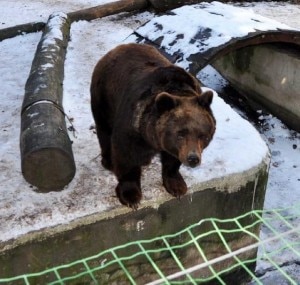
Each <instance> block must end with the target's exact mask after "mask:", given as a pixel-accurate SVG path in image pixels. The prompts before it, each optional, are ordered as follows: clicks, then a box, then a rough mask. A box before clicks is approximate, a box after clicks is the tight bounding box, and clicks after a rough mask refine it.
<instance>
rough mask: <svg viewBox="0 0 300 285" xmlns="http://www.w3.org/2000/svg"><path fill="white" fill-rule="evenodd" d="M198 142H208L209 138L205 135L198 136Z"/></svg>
mask: <svg viewBox="0 0 300 285" xmlns="http://www.w3.org/2000/svg"><path fill="white" fill-rule="evenodd" d="M198 138H199V140H202V141H205V142H208V141H209V137H208V136H205V135H202V134H201V135H199V136H198Z"/></svg>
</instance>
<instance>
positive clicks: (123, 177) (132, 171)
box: [114, 163, 142, 210]
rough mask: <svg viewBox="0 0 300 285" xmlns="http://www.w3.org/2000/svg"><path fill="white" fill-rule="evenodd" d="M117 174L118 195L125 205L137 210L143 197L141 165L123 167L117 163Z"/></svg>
mask: <svg viewBox="0 0 300 285" xmlns="http://www.w3.org/2000/svg"><path fill="white" fill-rule="evenodd" d="M114 164H115V163H114ZM115 174H116V176H117V178H118V181H119V183H118V185H117V187H116V194H117V197H118V198H119V200H120V202H121V203H122V204H123V205H125V206H128V207H130V208H132V209H134V210H136V209H137V208H138V205H139V203H140V201H141V199H142V191H141V167H137V166H136V167H132V168H128V167H127V168H123V169H121V168H120V167H118V165H117V163H116V164H115Z"/></svg>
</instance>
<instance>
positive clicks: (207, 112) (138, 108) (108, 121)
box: [91, 44, 216, 209]
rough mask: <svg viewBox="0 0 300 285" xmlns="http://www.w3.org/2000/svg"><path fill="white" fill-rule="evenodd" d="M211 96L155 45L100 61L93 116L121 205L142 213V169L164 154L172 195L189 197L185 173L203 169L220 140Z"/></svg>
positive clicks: (129, 47)
mask: <svg viewBox="0 0 300 285" xmlns="http://www.w3.org/2000/svg"><path fill="white" fill-rule="evenodd" d="M212 98H213V93H212V92H211V91H207V92H202V91H201V88H200V84H199V83H198V81H197V79H196V78H194V77H193V76H192V75H191V74H189V73H188V72H186V71H185V70H184V69H182V68H180V67H177V66H175V65H174V64H172V63H171V62H170V61H169V60H167V59H166V58H165V57H164V56H163V55H162V54H161V53H160V52H159V51H157V50H156V49H155V48H154V47H152V46H150V45H143V44H124V45H120V46H118V47H116V48H115V49H113V50H111V51H110V52H108V53H107V54H106V55H105V56H104V57H103V58H102V59H101V60H100V61H99V62H98V63H97V65H96V67H95V69H94V72H93V76H92V82H91V107H92V113H93V116H94V119H95V123H96V131H97V135H98V138H99V142H100V146H101V150H102V164H103V166H104V167H105V168H107V169H109V170H111V171H112V172H113V173H114V174H115V175H116V177H117V179H118V182H119V183H118V185H117V187H116V194H117V197H118V198H119V200H120V202H121V203H122V204H124V205H127V206H129V207H131V208H133V209H137V207H138V204H139V203H140V200H141V197H142V192H141V167H142V166H144V165H147V164H149V163H150V161H151V159H152V158H153V156H154V155H155V154H157V153H160V156H161V163H162V180H163V185H164V187H165V188H166V190H167V191H168V192H169V193H170V194H172V195H173V196H175V197H178V198H179V197H180V196H182V195H184V194H185V193H186V191H187V186H186V183H185V182H184V180H183V178H182V176H181V174H180V173H179V167H180V165H181V164H184V165H187V166H189V167H195V166H197V165H199V164H200V162H201V153H202V151H203V149H204V148H205V147H207V145H208V144H209V143H210V141H211V139H212V137H213V135H214V132H215V124H216V122H215V119H214V116H213V114H212V111H211V108H210V105H211V102H212Z"/></svg>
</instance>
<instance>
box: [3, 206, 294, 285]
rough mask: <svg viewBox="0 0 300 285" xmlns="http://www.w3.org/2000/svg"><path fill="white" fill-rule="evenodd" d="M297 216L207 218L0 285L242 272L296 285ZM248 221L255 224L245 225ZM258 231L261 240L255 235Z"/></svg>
mask: <svg viewBox="0 0 300 285" xmlns="http://www.w3.org/2000/svg"><path fill="white" fill-rule="evenodd" d="M299 217H300V204H299V205H296V206H294V207H291V208H289V209H275V210H264V211H251V212H249V213H246V214H244V215H242V216H239V217H236V218H233V219H227V220H220V219H214V218H211V219H204V220H201V221H200V222H198V223H196V224H193V225H191V226H189V227H187V228H185V229H184V230H182V231H180V232H177V233H175V234H172V235H165V236H162V237H157V238H154V239H151V240H140V241H134V242H131V243H127V244H124V245H121V246H117V247H114V248H110V249H107V250H105V251H103V252H100V253H99V254H97V255H94V256H91V257H88V258H83V259H81V260H77V261H75V262H72V263H69V264H65V265H61V266H58V267H54V268H51V269H47V270H45V271H42V272H39V273H34V274H26V275H21V276H16V277H12V278H2V279H0V284H45V283H47V284H151V285H155V284H199V283H205V282H213V283H212V284H231V283H230V282H229V281H227V280H228V279H227V278H228V277H230V274H229V273H230V272H240V273H243V274H242V276H244V277H243V278H246V279H248V282H249V284H265V283H264V280H267V278H268V276H269V275H270V273H271V272H272V273H273V275H274V274H275V277H276V280H277V281H276V282H280V283H276V284H295V285H296V284H300V275H299V272H300V225H299ZM249 218H251V219H249ZM245 219H246V220H251V221H252V222H251V223H250V224H248V225H247V226H242V224H243V220H245ZM259 226H261V229H262V230H261V234H260V235H259V236H258V235H256V234H254V233H253V232H255V230H254V229H257V228H259ZM203 229H205V231H203ZM257 232H258V231H257ZM236 237H239V242H238V243H237V242H234V240H236ZM241 245H242V246H241ZM257 250H258V256H257V258H256V253H257ZM256 262H257V264H258V266H257V270H256V272H254V270H253V269H254V268H255V264H256ZM295 266H298V269H297V268H296V269H295ZM235 276H236V274H235ZM235 278H236V277H235ZM227 282H229V283H227ZM274 282H275V280H274ZM268 284H269V283H268ZM273 284H275V283H273Z"/></svg>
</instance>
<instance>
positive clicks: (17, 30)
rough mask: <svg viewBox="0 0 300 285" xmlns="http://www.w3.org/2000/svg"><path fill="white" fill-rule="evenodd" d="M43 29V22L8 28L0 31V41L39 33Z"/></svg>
mask: <svg viewBox="0 0 300 285" xmlns="http://www.w3.org/2000/svg"><path fill="white" fill-rule="evenodd" d="M44 27H45V23H43V22H34V23H27V24H22V25H18V26H14V27H9V28H5V29H1V30H0V41H3V40H5V39H9V38H13V37H15V36H19V35H23V34H27V33H35V32H39V31H41V30H42V29H43V28H44Z"/></svg>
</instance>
